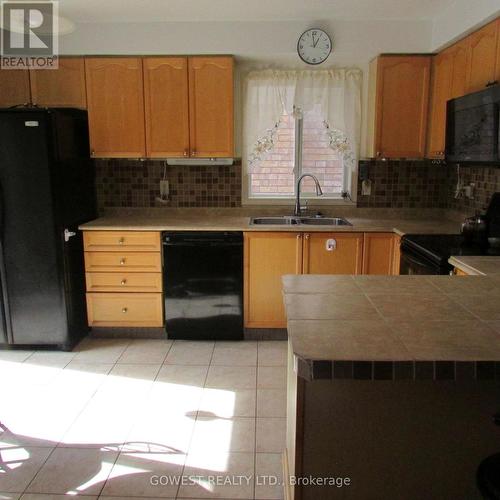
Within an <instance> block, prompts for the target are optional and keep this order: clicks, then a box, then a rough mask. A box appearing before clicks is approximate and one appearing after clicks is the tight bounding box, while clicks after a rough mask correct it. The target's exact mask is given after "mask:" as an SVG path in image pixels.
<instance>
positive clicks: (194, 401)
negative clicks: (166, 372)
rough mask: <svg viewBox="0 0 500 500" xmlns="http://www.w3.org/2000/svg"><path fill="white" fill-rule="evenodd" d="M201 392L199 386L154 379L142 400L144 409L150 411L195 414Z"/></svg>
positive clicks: (201, 389)
mask: <svg viewBox="0 0 500 500" xmlns="http://www.w3.org/2000/svg"><path fill="white" fill-rule="evenodd" d="M202 393H203V388H201V387H196V386H192V385H182V384H171V383H168V382H158V381H156V382H154V383H153V387H152V388H151V390H150V392H149V394H148V397H147V398H146V399H145V400H144V402H143V405H144V410H145V412H150V413H151V412H157V413H160V414H162V413H165V414H177V415H195V416H196V412H197V411H198V409H199V407H200V402H201V396H202Z"/></svg>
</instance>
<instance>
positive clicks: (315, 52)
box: [297, 28, 332, 64]
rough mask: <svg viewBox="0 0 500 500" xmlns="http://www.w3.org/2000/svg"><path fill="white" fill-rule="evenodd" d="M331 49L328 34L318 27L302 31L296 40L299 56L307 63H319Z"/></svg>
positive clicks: (326, 56)
mask: <svg viewBox="0 0 500 500" xmlns="http://www.w3.org/2000/svg"><path fill="white" fill-rule="evenodd" d="M331 51H332V41H331V39H330V37H329V36H328V34H327V33H326V32H324V31H323V30H320V29H318V28H311V29H309V30H307V31H304V33H302V35H300V37H299V41H298V42H297V52H298V54H299V57H300V58H301V59H302V60H303V61H304V62H305V63H307V64H321V63H322V62H324V61H325V60H326V59H327V58H328V56H329V55H330V52H331Z"/></svg>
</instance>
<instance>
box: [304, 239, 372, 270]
mask: <svg viewBox="0 0 500 500" xmlns="http://www.w3.org/2000/svg"><path fill="white" fill-rule="evenodd" d="M362 265H363V233H306V234H305V235H304V243H303V266H302V272H303V273H304V274H361V271H362Z"/></svg>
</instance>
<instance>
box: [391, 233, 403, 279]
mask: <svg viewBox="0 0 500 500" xmlns="http://www.w3.org/2000/svg"><path fill="white" fill-rule="evenodd" d="M393 256H394V258H393V261H392V274H393V275H394V276H398V275H399V272H400V267H401V236H399V234H395V235H394V254H393Z"/></svg>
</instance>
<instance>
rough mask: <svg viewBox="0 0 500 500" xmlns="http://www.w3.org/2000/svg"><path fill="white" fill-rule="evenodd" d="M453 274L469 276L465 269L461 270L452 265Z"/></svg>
mask: <svg viewBox="0 0 500 500" xmlns="http://www.w3.org/2000/svg"><path fill="white" fill-rule="evenodd" d="M453 274H454V275H455V276H469V275H468V274H467V273H466V272H465V271H462V270H461V269H459V268H458V267H454V268H453Z"/></svg>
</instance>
